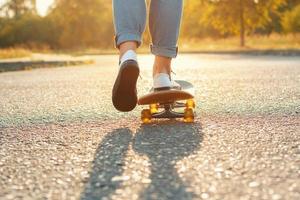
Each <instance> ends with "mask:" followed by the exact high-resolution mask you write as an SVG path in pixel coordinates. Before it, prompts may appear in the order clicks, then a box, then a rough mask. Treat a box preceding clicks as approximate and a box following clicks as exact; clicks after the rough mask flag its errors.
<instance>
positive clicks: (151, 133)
mask: <svg viewBox="0 0 300 200" xmlns="http://www.w3.org/2000/svg"><path fill="white" fill-rule="evenodd" d="M93 59H95V60H96V64H95V65H94V66H85V67H66V68H51V69H37V70H32V71H21V72H8V73H2V74H0V85H1V87H0V199H82V200H84V199H126V200H129V199H230V200H231V199H274V200H277V199H295V200H296V199H300V57H281V56H246V55H243V56H242V55H196V54H195V55H188V54H185V55H180V56H179V58H177V59H176V60H175V62H174V71H175V72H176V74H177V75H176V78H177V79H185V80H188V81H190V82H192V83H193V84H194V85H195V88H196V91H197V93H196V101H197V105H198V107H197V109H196V112H197V114H198V115H197V118H196V121H195V123H194V124H185V123H182V122H181V121H176V120H175V121H174V120H171V121H170V120H161V121H154V123H152V124H150V125H141V123H140V120H139V118H140V111H141V109H142V108H140V107H138V108H136V110H134V111H133V112H131V113H119V112H117V111H115V110H114V108H113V106H112V104H111V88H112V85H113V82H114V79H115V76H116V73H117V63H118V62H117V57H116V56H95V57H93ZM139 59H140V65H141V66H142V68H141V71H142V74H141V75H142V78H141V79H139V82H138V84H139V85H138V87H139V88H138V90H139V94H143V93H145V92H146V91H147V90H148V89H149V87H151V63H152V57H151V56H140V57H139Z"/></svg>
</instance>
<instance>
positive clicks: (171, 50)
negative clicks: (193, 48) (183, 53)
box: [150, 44, 178, 58]
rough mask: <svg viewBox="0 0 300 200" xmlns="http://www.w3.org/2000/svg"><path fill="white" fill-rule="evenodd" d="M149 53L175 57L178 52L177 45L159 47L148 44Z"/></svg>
mask: <svg viewBox="0 0 300 200" xmlns="http://www.w3.org/2000/svg"><path fill="white" fill-rule="evenodd" d="M150 49H151V53H152V54H154V55H156V56H164V57H169V58H176V57H177V54H178V47H177V46H175V47H161V46H157V45H153V44H151V45H150Z"/></svg>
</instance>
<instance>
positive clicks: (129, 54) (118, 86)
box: [112, 0, 146, 112]
mask: <svg viewBox="0 0 300 200" xmlns="http://www.w3.org/2000/svg"><path fill="white" fill-rule="evenodd" d="M113 10H114V25H115V32H116V37H115V42H116V47H117V48H118V49H119V51H120V58H119V59H120V70H119V73H118V76H117V78H116V81H115V84H114V87H113V91H112V101H113V105H114V106H115V108H116V109H117V110H119V111H123V112H128V111H131V110H133V109H134V108H135V106H136V104H137V90H136V83H137V79H138V76H139V66H138V63H137V56H136V52H135V51H136V49H137V48H138V47H139V46H140V45H141V43H142V39H141V38H142V34H143V32H144V29H145V23H146V3H145V0H113Z"/></svg>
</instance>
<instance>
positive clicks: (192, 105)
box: [185, 99, 196, 109]
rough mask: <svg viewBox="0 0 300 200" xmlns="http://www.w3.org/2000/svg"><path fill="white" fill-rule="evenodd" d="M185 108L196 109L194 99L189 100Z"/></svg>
mask: <svg viewBox="0 0 300 200" xmlns="http://www.w3.org/2000/svg"><path fill="white" fill-rule="evenodd" d="M185 106H186V108H192V109H194V108H195V107H196V103H195V101H194V99H189V100H187V101H186V104H185Z"/></svg>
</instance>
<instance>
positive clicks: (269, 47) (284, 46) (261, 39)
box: [0, 34, 300, 59]
mask: <svg viewBox="0 0 300 200" xmlns="http://www.w3.org/2000/svg"><path fill="white" fill-rule="evenodd" d="M179 50H180V52H181V53H184V52H199V53H201V52H208V53H210V52H211V53H214V52H224V53H226V52H229V53H230V52H233V51H234V52H258V53H260V52H271V53H273V52H285V53H286V54H289V53H291V52H297V55H299V54H300V53H299V52H300V34H294V35H292V34H290V35H279V34H271V35H270V36H259V35H257V36H249V37H246V46H245V47H240V46H239V38H238V37H231V38H225V39H212V38H204V39H184V38H181V39H180V41H179ZM138 51H139V53H149V44H146V43H145V44H144V45H143V46H142V47H141V48H139V50H138ZM32 52H39V53H41V52H42V53H58V54H71V55H74V56H80V55H87V54H89V55H97V54H116V53H117V50H116V49H114V48H113V46H112V47H111V48H106V49H82V50H54V51H51V50H49V49H47V50H44V49H40V50H39V49H33V50H32V51H30V50H27V49H24V48H7V49H0V59H5V58H21V57H28V56H30V55H31V54H32Z"/></svg>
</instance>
